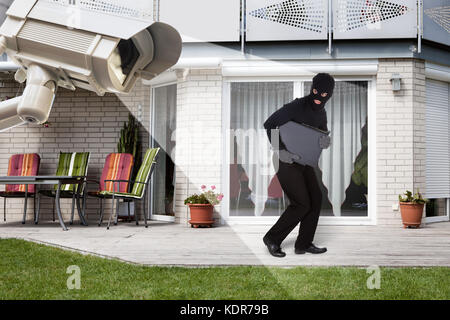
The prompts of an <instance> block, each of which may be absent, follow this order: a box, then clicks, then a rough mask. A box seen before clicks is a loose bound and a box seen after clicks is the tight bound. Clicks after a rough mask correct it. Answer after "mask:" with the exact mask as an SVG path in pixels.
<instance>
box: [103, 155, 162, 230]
mask: <svg viewBox="0 0 450 320" xmlns="http://www.w3.org/2000/svg"><path fill="white" fill-rule="evenodd" d="M159 150H160V148H151V149H147V151H146V152H145V156H144V158H143V160H142V164H141V166H140V168H139V171H138V174H137V176H136V180H105V183H106V182H112V183H113V186H114V187H113V191H101V192H100V193H101V194H103V195H104V196H105V197H109V196H110V197H111V198H112V203H113V208H112V210H111V213H110V215H109V220H108V227H107V229H109V227H110V225H111V218H112V216H113V214H114V213H115V216H116V218H115V222H114V224H115V225H116V224H117V217H118V213H117V209H118V208H117V207H118V206H116V205H115V199H116V200H118V199H122V200H124V201H136V200H142V199H143V200H144V221H145V227H146V228H147V227H148V225H147V215H148V210H147V212H146V208H147V196H146V191H147V190H148V184H149V180H150V177H151V175H152V173H153V171H154V169H155V165H156V159H157V157H158V153H159ZM123 182H125V183H128V182H131V183H133V188H132V189H131V192H119V191H118V190H119V184H120V183H123ZM147 209H148V208H147ZM134 215H135V217H136V224H137V223H138V221H137V214H136V213H135V214H134Z"/></svg>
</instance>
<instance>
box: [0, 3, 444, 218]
mask: <svg viewBox="0 0 450 320" xmlns="http://www.w3.org/2000/svg"><path fill="white" fill-rule="evenodd" d="M112 2H114V1H112ZM116 2H117V1H116ZM448 8H449V3H448V1H438V0H436V1H435V0H432V1H424V2H423V3H422V2H420V1H419V3H417V2H416V0H404V1H398V0H390V1H378V0H333V1H328V0H320V1H312V0H285V1H283V0H228V1H220V0H198V1H196V2H195V3H192V2H188V1H182V0H164V1H157V0H155V1H154V6H153V17H154V20H155V21H162V22H167V23H169V24H170V25H172V26H174V27H175V28H177V30H178V31H179V32H180V34H181V35H182V39H183V51H182V55H181V57H180V60H179V61H178V63H177V64H176V65H175V66H173V67H172V68H171V69H170V70H168V71H166V72H164V73H163V74H161V75H159V76H158V77H156V78H154V79H153V80H151V81H142V82H140V83H139V84H138V85H137V86H136V88H135V90H134V91H133V92H132V93H131V94H129V95H121V96H116V95H111V94H107V95H105V96H104V97H99V96H97V95H96V94H94V93H91V92H88V91H84V90H77V91H74V92H72V91H69V90H65V89H61V90H59V91H58V94H57V98H56V99H55V104H54V107H53V110H52V113H51V118H50V120H49V122H50V127H48V128H45V127H42V126H37V125H28V126H23V127H17V128H13V129H11V130H9V131H7V132H2V133H0V149H1V153H0V175H5V174H6V170H7V161H8V158H9V157H10V156H11V155H12V154H15V153H24V152H38V153H39V154H40V155H41V157H42V160H41V171H40V172H41V173H43V174H52V173H54V171H55V169H56V164H57V157H58V153H59V151H89V152H91V160H90V163H89V177H90V178H93V179H98V178H99V177H100V174H101V169H102V166H103V163H104V159H105V158H106V156H107V154H108V153H110V152H115V151H116V143H117V140H118V137H119V131H120V128H121V126H122V124H123V122H124V121H126V120H127V117H128V113H129V112H131V113H132V114H133V115H134V116H135V117H136V119H137V120H138V121H139V123H140V124H141V130H140V138H141V149H142V150H143V149H145V148H148V147H155V146H159V147H161V149H162V151H163V152H162V153H161V155H160V158H159V159H158V165H157V167H156V170H155V173H154V175H153V177H152V187H151V199H152V201H151V212H152V218H153V219H156V220H164V221H173V222H175V223H181V224H186V225H187V224H188V220H189V213H188V208H187V207H186V206H185V205H184V199H185V198H186V197H187V196H188V195H190V194H192V193H196V192H199V191H200V186H201V185H206V186H208V187H209V186H211V185H214V186H216V188H217V190H218V191H219V192H222V193H223V194H224V199H223V201H222V203H221V204H220V205H218V206H216V207H215V218H216V221H217V224H218V225H220V224H225V223H226V224H236V223H243V224H267V225H271V224H272V223H274V222H275V221H276V219H277V218H278V216H279V215H280V214H281V213H282V212H283V210H284V207H285V206H286V205H287V204H288V202H289V200H288V199H287V197H286V196H285V195H284V193H283V191H282V189H281V187H280V186H279V183H278V181H277V179H276V175H275V169H274V167H273V164H272V162H271V155H272V154H271V151H270V148H269V146H270V145H269V142H268V140H267V135H266V132H265V130H264V129H263V123H264V121H265V119H266V118H267V117H268V116H269V115H270V114H271V113H272V112H274V111H275V110H277V109H278V108H280V107H282V106H283V105H284V104H285V103H288V102H290V101H292V100H293V99H295V98H297V97H302V96H303V95H305V94H308V92H309V90H310V85H311V79H312V77H313V76H314V75H315V74H316V73H318V72H328V73H330V74H332V75H333V76H334V77H335V79H336V88H335V91H334V95H333V98H332V99H331V100H330V101H329V102H328V103H327V105H326V111H327V116H328V127H329V129H330V131H331V133H330V136H331V147H330V148H329V149H326V150H324V151H323V153H322V156H321V159H320V161H319V168H317V175H318V177H319V179H320V181H321V186H322V192H323V195H324V197H323V198H324V201H323V205H322V217H321V219H320V222H319V223H322V224H345V225H361V224H367V225H378V226H387V225H399V224H400V221H401V218H400V212H399V211H398V195H399V194H401V193H403V192H405V191H406V190H411V191H414V192H416V191H417V190H420V191H421V192H422V193H424V195H425V196H426V197H427V198H429V199H431V200H432V201H431V202H430V203H429V205H428V206H427V207H426V208H425V209H424V213H423V214H424V217H425V222H437V221H448V220H449V212H450V201H449V198H450V138H449V137H450V131H449V130H450V126H449V124H448V122H449V121H448V120H449V117H450V112H449V107H450V105H449V97H450V91H449V82H450V53H449V46H450V37H449V31H450V28H449V26H448V23H447V22H446V21H448ZM0 71H3V73H2V75H1V78H0V95H1V98H2V99H5V98H6V97H13V96H15V95H16V94H17V93H18V92H20V90H21V86H20V85H19V84H17V83H16V82H15V81H14V68H13V67H11V66H10V65H9V64H8V62H7V61H5V62H4V63H3V66H2V67H1V69H0ZM398 81H399V83H400V87H399V88H396V85H397V84H398ZM22 206H23V202H22V200H15V201H9V202H8V208H7V210H8V216H9V217H10V218H8V219H9V221H12V220H19V219H20V218H21V212H22V211H21V209H22ZM30 206H31V204H30ZM87 207H88V216H89V218H90V219H96V218H97V202H96V200H95V199H89V200H88V206H87ZM64 208H65V209H66V210H65V211H66V212H67V213H68V212H69V211H70V210H68V208H69V203H65V204H64V207H63V209H64ZM43 210H47V211H48V212H47V213H46V214H47V217H50V215H51V202H44V204H43Z"/></svg>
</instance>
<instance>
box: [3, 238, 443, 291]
mask: <svg viewBox="0 0 450 320" xmlns="http://www.w3.org/2000/svg"><path fill="white" fill-rule="evenodd" d="M149 250H151V249H149ZM0 252H1V255H0V299H449V298H450V268H445V267H435V268H382V269H381V288H380V289H379V290H369V289H367V287H366V280H367V277H368V276H369V275H368V274H367V273H366V270H365V269H364V268H346V267H332V268H317V267H314V268H306V267H297V268H291V269H284V268H276V267H270V268H267V267H211V268H209V267H208V268H181V267H145V266H136V265H131V264H127V263H123V262H119V261H115V260H107V259H102V258H98V257H94V256H84V255H81V254H78V253H73V252H69V251H65V250H61V249H57V248H52V247H47V246H44V245H39V244H35V243H31V242H26V241H22V240H14V239H7V240H0ZM70 265H77V266H79V267H80V269H81V289H80V290H68V289H67V285H66V282H67V278H68V277H69V276H70V275H69V274H67V273H66V270H67V267H68V266H70Z"/></svg>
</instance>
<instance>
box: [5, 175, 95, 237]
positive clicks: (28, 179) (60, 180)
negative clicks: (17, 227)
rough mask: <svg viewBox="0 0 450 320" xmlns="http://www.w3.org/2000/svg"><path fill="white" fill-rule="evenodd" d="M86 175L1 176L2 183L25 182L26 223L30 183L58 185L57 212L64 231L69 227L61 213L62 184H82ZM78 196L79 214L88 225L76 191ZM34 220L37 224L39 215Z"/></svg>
mask: <svg viewBox="0 0 450 320" xmlns="http://www.w3.org/2000/svg"><path fill="white" fill-rule="evenodd" d="M85 179H86V177H82V176H3V177H0V184H24V185H25V210H24V213H23V219H22V224H25V220H26V214H27V211H26V201H27V195H28V185H29V184H34V185H45V184H47V185H58V188H57V189H56V196H55V205H56V212H57V214H58V219H59V223H60V225H61V227H62V228H63V230H64V231H67V227H66V225H65V224H64V220H63V218H62V214H61V204H60V196H61V186H62V185H64V184H76V185H78V186H80V185H81V184H83V183H84V182H85ZM37 194H38V190H37V188H36V195H37ZM76 197H77V201H76V203H77V211H78V216H79V217H80V220H81V223H82V224H83V225H87V223H86V220H85V219H84V213H83V212H82V211H81V208H80V205H79V193H78V192H76ZM34 218H35V219H34V222H35V223H36V224H37V223H38V221H37V219H38V217H36V216H35V217H34Z"/></svg>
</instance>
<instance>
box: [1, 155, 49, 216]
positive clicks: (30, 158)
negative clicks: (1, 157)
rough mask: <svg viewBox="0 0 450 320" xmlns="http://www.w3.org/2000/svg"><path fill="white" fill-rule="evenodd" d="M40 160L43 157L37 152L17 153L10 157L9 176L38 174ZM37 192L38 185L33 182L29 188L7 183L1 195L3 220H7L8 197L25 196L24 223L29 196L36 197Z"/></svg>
mask: <svg viewBox="0 0 450 320" xmlns="http://www.w3.org/2000/svg"><path fill="white" fill-rule="evenodd" d="M40 162H41V157H40V156H39V155H38V154H37V153H27V154H15V155H13V156H11V158H9V164H8V176H37V175H38V172H39V165H40ZM35 194H36V186H35V185H32V184H31V185H28V188H27V186H26V185H24V184H8V185H6V187H5V191H3V192H0V197H3V220H4V221H6V199H7V198H25V204H24V209H23V220H22V223H25V219H26V214H27V200H28V198H33V199H36V197H35ZM35 208H36V206H35Z"/></svg>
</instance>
